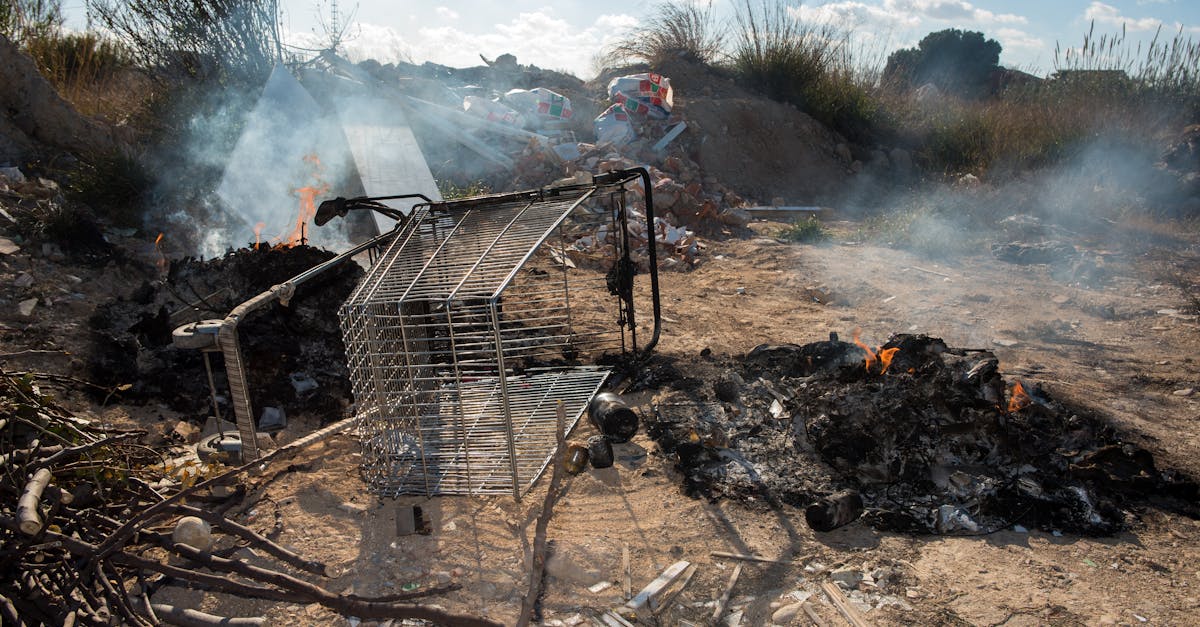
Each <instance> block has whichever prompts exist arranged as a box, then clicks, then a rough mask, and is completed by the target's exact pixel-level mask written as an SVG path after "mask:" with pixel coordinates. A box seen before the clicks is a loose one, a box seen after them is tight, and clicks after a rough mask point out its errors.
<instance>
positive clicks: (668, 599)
mask: <svg viewBox="0 0 1200 627" xmlns="http://www.w3.org/2000/svg"><path fill="white" fill-rule="evenodd" d="M695 574H696V565H695V564H692V565H691V566H688V569H687V571H685V572H684V573H683V582H682V583H680V584H679V587H677V588H675V589H674V590H672V591H671V592H669V593H667V594H666V595H665V596H663V598H662V601H660V602H659V603H658V607H656V608H654V615H655V616H658V615H659V614H661V613H662V612H663V611H664V610H666V609H667V608H668V607H670V605H671V603H674V602H675V597H677V596H679V593H680V592H683V589H684V588H686V587H687V585H688V584H689V583H691V581H692V575H695Z"/></svg>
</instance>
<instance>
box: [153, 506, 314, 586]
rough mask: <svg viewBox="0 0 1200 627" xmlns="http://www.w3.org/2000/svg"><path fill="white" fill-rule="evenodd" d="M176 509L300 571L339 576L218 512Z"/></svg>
mask: <svg viewBox="0 0 1200 627" xmlns="http://www.w3.org/2000/svg"><path fill="white" fill-rule="evenodd" d="M175 509H176V510H177V511H179V512H182V513H184V514H188V515H190V516H195V517H197V518H201V519H204V520H205V521H208V522H209V523H210V524H213V525H216V526H217V527H220V528H221V529H224V530H225V531H228V532H229V533H232V534H234V535H236V536H239V537H241V538H242V539H244V540H246V541H248V542H250V543H251V545H253V546H254V547H255V548H260V549H262V550H264V551H266V552H267V553H270V554H271V555H274V556H275V557H277V558H279V559H280V560H282V561H283V562H285V563H287V564H290V565H291V566H294V567H296V568H299V569H300V570H303V571H305V572H310V573H313V574H314V575H321V576H322V577H334V576H336V575H337V573H336V569H335V568H333V567H332V566H328V565H326V564H323V563H321V562H317V561H314V560H308V559H304V558H303V557H301V556H299V555H297V554H296V553H293V552H292V551H289V550H287V549H285V548H283V547H282V546H279V545H278V544H276V543H274V542H272V541H271V540H269V539H267V538H266V537H265V536H263V535H261V534H259V533H258V532H256V531H254V530H253V529H251V528H249V527H246V526H244V525H241V524H238V523H236V522H234V521H232V520H229V519H228V518H225V517H224V516H222V515H220V514H217V513H216V512H210V511H208V510H204V509H200V508H198V507H192V506H190V505H176V506H175Z"/></svg>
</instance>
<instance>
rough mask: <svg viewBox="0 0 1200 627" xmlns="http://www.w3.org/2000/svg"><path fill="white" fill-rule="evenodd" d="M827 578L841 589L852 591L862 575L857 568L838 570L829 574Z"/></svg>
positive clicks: (860, 580)
mask: <svg viewBox="0 0 1200 627" xmlns="http://www.w3.org/2000/svg"><path fill="white" fill-rule="evenodd" d="M829 578H830V579H832V580H833V581H834V583H837V584H839V585H841V586H842V587H843V588H846V589H848V590H853V589H855V588H857V587H858V584H859V583H861V582H862V580H863V574H862V573H861V572H859V570H858V569H857V568H839V569H837V570H835V571H833V572H831V573H829Z"/></svg>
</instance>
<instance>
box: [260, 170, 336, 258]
mask: <svg viewBox="0 0 1200 627" xmlns="http://www.w3.org/2000/svg"><path fill="white" fill-rule="evenodd" d="M304 163H305V164H307V165H308V166H309V167H310V179H311V180H312V181H313V183H312V184H311V185H305V186H303V187H298V188H296V189H293V190H292V193H294V194H296V195H297V196H298V197H299V198H300V209H299V212H298V213H297V215H296V221H295V222H294V224H293V226H292V227H290V228H291V230H290V231H288V230H284V231H282V232H280V233H279V235H276V236H274V237H272V238H270V240H269V241H268V242H267V243H268V244H271V245H276V246H282V247H285V248H289V247H292V246H298V245H303V244H305V243H307V241H308V237H307V233H306V229H307V228H308V224H309V222H311V221H312V219H313V217H315V216H316V215H317V196H321V195H323V194H325V193H327V192H328V191H329V184H328V183H326V182H325V179H324V178H322V170H323V169H324V168H323V166H322V165H321V159H320V158H319V157H317V155H316V154H309V155H305V156H304ZM265 227H266V224H264V223H262V222H259V223H258V224H256V225H254V247H255V248H258V246H259V244H261V243H263V239H262V230H263V228H265Z"/></svg>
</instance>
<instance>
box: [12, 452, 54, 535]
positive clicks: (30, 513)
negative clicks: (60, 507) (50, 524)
mask: <svg viewBox="0 0 1200 627" xmlns="http://www.w3.org/2000/svg"><path fill="white" fill-rule="evenodd" d="M52 476H53V475H52V474H51V473H50V471H49V470H46V469H45V468H42V469H41V470H38V471H37V472H35V473H33V478H32V479H30V480H29V483H26V484H25V491H24V492H22V493H21V500H20V501H17V522H18V525H19V527H20V529H21V533H23V534H25V535H27V536H32V535H37V532H39V531H41V530H42V513H41V505H42V492H43V491H44V490H45V489H46V486H47V485H49V484H50V477H52Z"/></svg>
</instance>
